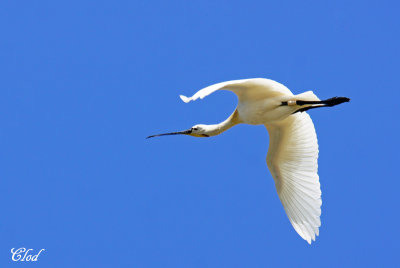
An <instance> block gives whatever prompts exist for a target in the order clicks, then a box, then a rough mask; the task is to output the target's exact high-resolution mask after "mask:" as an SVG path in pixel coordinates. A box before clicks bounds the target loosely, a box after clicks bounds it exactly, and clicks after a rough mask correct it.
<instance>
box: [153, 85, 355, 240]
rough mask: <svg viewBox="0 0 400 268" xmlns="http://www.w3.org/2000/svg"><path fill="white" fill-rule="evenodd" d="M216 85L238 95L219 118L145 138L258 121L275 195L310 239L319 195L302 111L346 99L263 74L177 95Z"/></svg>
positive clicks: (312, 139) (310, 133)
mask: <svg viewBox="0 0 400 268" xmlns="http://www.w3.org/2000/svg"><path fill="white" fill-rule="evenodd" d="M221 89H222V90H230V91H233V92H234V93H235V94H236V95H237V96H238V98H239V103H238V106H237V108H236V109H235V111H234V112H233V113H232V114H231V115H230V116H229V118H228V119H226V120H225V121H223V122H221V123H219V124H215V125H195V126H193V127H192V128H190V129H188V130H185V131H179V132H172V133H165V134H158V135H152V136H149V137H147V138H152V137H156V136H163V135H176V134H185V135H190V136H194V137H210V136H215V135H218V134H220V133H222V132H224V131H226V130H227V129H229V128H231V127H233V126H234V125H237V124H240V123H243V124H250V125H264V126H265V127H266V128H267V130H268V133H269V136H270V138H269V150H268V154H267V165H268V168H269V170H270V172H271V174H272V177H273V178H274V180H275V186H276V190H277V192H278V195H279V199H280V200H281V202H282V205H283V207H284V209H285V211H286V214H287V216H288V218H289V220H290V222H291V224H292V226H293V227H294V229H295V230H296V232H297V233H298V234H299V235H300V236H301V237H302V238H303V239H304V240H306V241H307V242H308V243H309V244H311V241H312V240H313V241H315V236H318V235H319V227H320V226H321V220H320V216H321V205H322V200H321V189H320V183H319V177H318V162H317V160H318V141H317V135H316V133H315V129H314V124H313V122H312V120H311V118H310V116H309V115H308V114H307V113H306V112H305V111H306V110H309V109H313V108H319V107H330V106H335V105H338V104H341V103H343V102H348V101H349V100H350V99H349V98H346V97H334V98H330V99H327V100H322V101H321V100H320V99H319V98H318V97H317V96H316V95H314V93H313V92H312V91H307V92H304V93H301V94H298V95H293V93H292V92H291V91H290V90H289V89H288V88H287V87H285V86H284V85H282V84H280V83H278V82H276V81H273V80H270V79H264V78H253V79H242V80H233V81H227V82H222V83H218V84H214V85H211V86H208V87H206V88H203V89H201V90H199V91H198V92H196V94H194V95H193V96H192V97H190V98H188V97H185V96H183V95H180V98H181V99H182V100H183V101H184V102H186V103H188V102H190V101H194V100H197V99H199V98H200V99H203V98H204V97H206V96H208V95H210V94H211V93H213V92H215V91H217V90H221Z"/></svg>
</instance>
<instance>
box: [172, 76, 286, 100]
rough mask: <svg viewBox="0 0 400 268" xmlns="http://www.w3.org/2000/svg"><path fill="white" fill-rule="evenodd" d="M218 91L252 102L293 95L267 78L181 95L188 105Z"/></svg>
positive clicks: (215, 86) (240, 81)
mask: <svg viewBox="0 0 400 268" xmlns="http://www.w3.org/2000/svg"><path fill="white" fill-rule="evenodd" d="M217 90H230V91H233V92H234V93H235V94H236V95H237V96H238V97H239V100H242V101H245V100H251V99H257V100H260V99H262V98H270V97H275V96H279V95H288V94H289V95H293V94H292V92H291V91H290V90H289V89H288V88H287V87H285V86H284V85H282V84H281V83H278V82H276V81H274V80H270V79H266V78H250V79H241V80H232V81H226V82H221V83H218V84H214V85H211V86H208V87H205V88H203V89H201V90H199V91H197V92H196V93H195V94H194V95H193V96H192V97H190V98H189V97H186V96H183V95H180V96H179V97H180V98H181V100H182V101H184V102H186V103H188V102H190V101H195V100H197V99H199V98H200V99H203V98H205V97H206V96H208V95H210V94H211V93H213V92H215V91H217Z"/></svg>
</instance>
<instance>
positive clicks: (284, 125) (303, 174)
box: [265, 112, 322, 244]
mask: <svg viewBox="0 0 400 268" xmlns="http://www.w3.org/2000/svg"><path fill="white" fill-rule="evenodd" d="M265 126H266V128H267V129H268V133H269V136H270V141H269V149H268V155H267V165H268V168H269V170H270V172H271V173H272V176H273V178H274V180H275V186H276V189H277V191H278V195H279V198H280V200H281V202H282V204H283V207H284V208H285V211H286V214H287V216H288V218H289V220H290V222H291V223H292V225H293V227H294V229H295V230H296V232H297V233H298V234H299V235H300V236H301V237H302V238H303V239H304V240H307V242H308V243H309V244H311V240H315V235H317V236H318V234H319V229H318V228H319V227H320V226H321V220H320V216H321V205H322V200H321V189H320V183H319V177H318V162H317V161H318V141H317V135H316V133H315V129H314V124H313V122H312V120H311V118H310V116H309V115H308V114H307V113H305V112H302V113H296V114H293V115H290V116H289V117H287V118H286V119H284V120H282V121H280V122H279V123H274V124H266V125H265Z"/></svg>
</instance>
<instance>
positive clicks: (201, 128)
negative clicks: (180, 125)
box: [147, 125, 215, 139]
mask: <svg viewBox="0 0 400 268" xmlns="http://www.w3.org/2000/svg"><path fill="white" fill-rule="evenodd" d="M214 132H215V130H214V128H213V125H195V126H193V127H191V128H189V129H188V130H183V131H178V132H170V133H163V134H157V135H151V136H148V137H147V139H148V138H153V137H158V136H167V135H189V136H193V137H201V138H205V137H210V136H214V135H213V134H214Z"/></svg>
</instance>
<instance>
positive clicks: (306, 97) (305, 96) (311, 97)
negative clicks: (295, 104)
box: [293, 91, 320, 101]
mask: <svg viewBox="0 0 400 268" xmlns="http://www.w3.org/2000/svg"><path fill="white" fill-rule="evenodd" d="M293 99H294V100H303V101H320V99H319V98H318V97H317V96H316V95H315V94H314V92H312V91H306V92H304V93H301V94H298V95H296V96H294V98H293Z"/></svg>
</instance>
